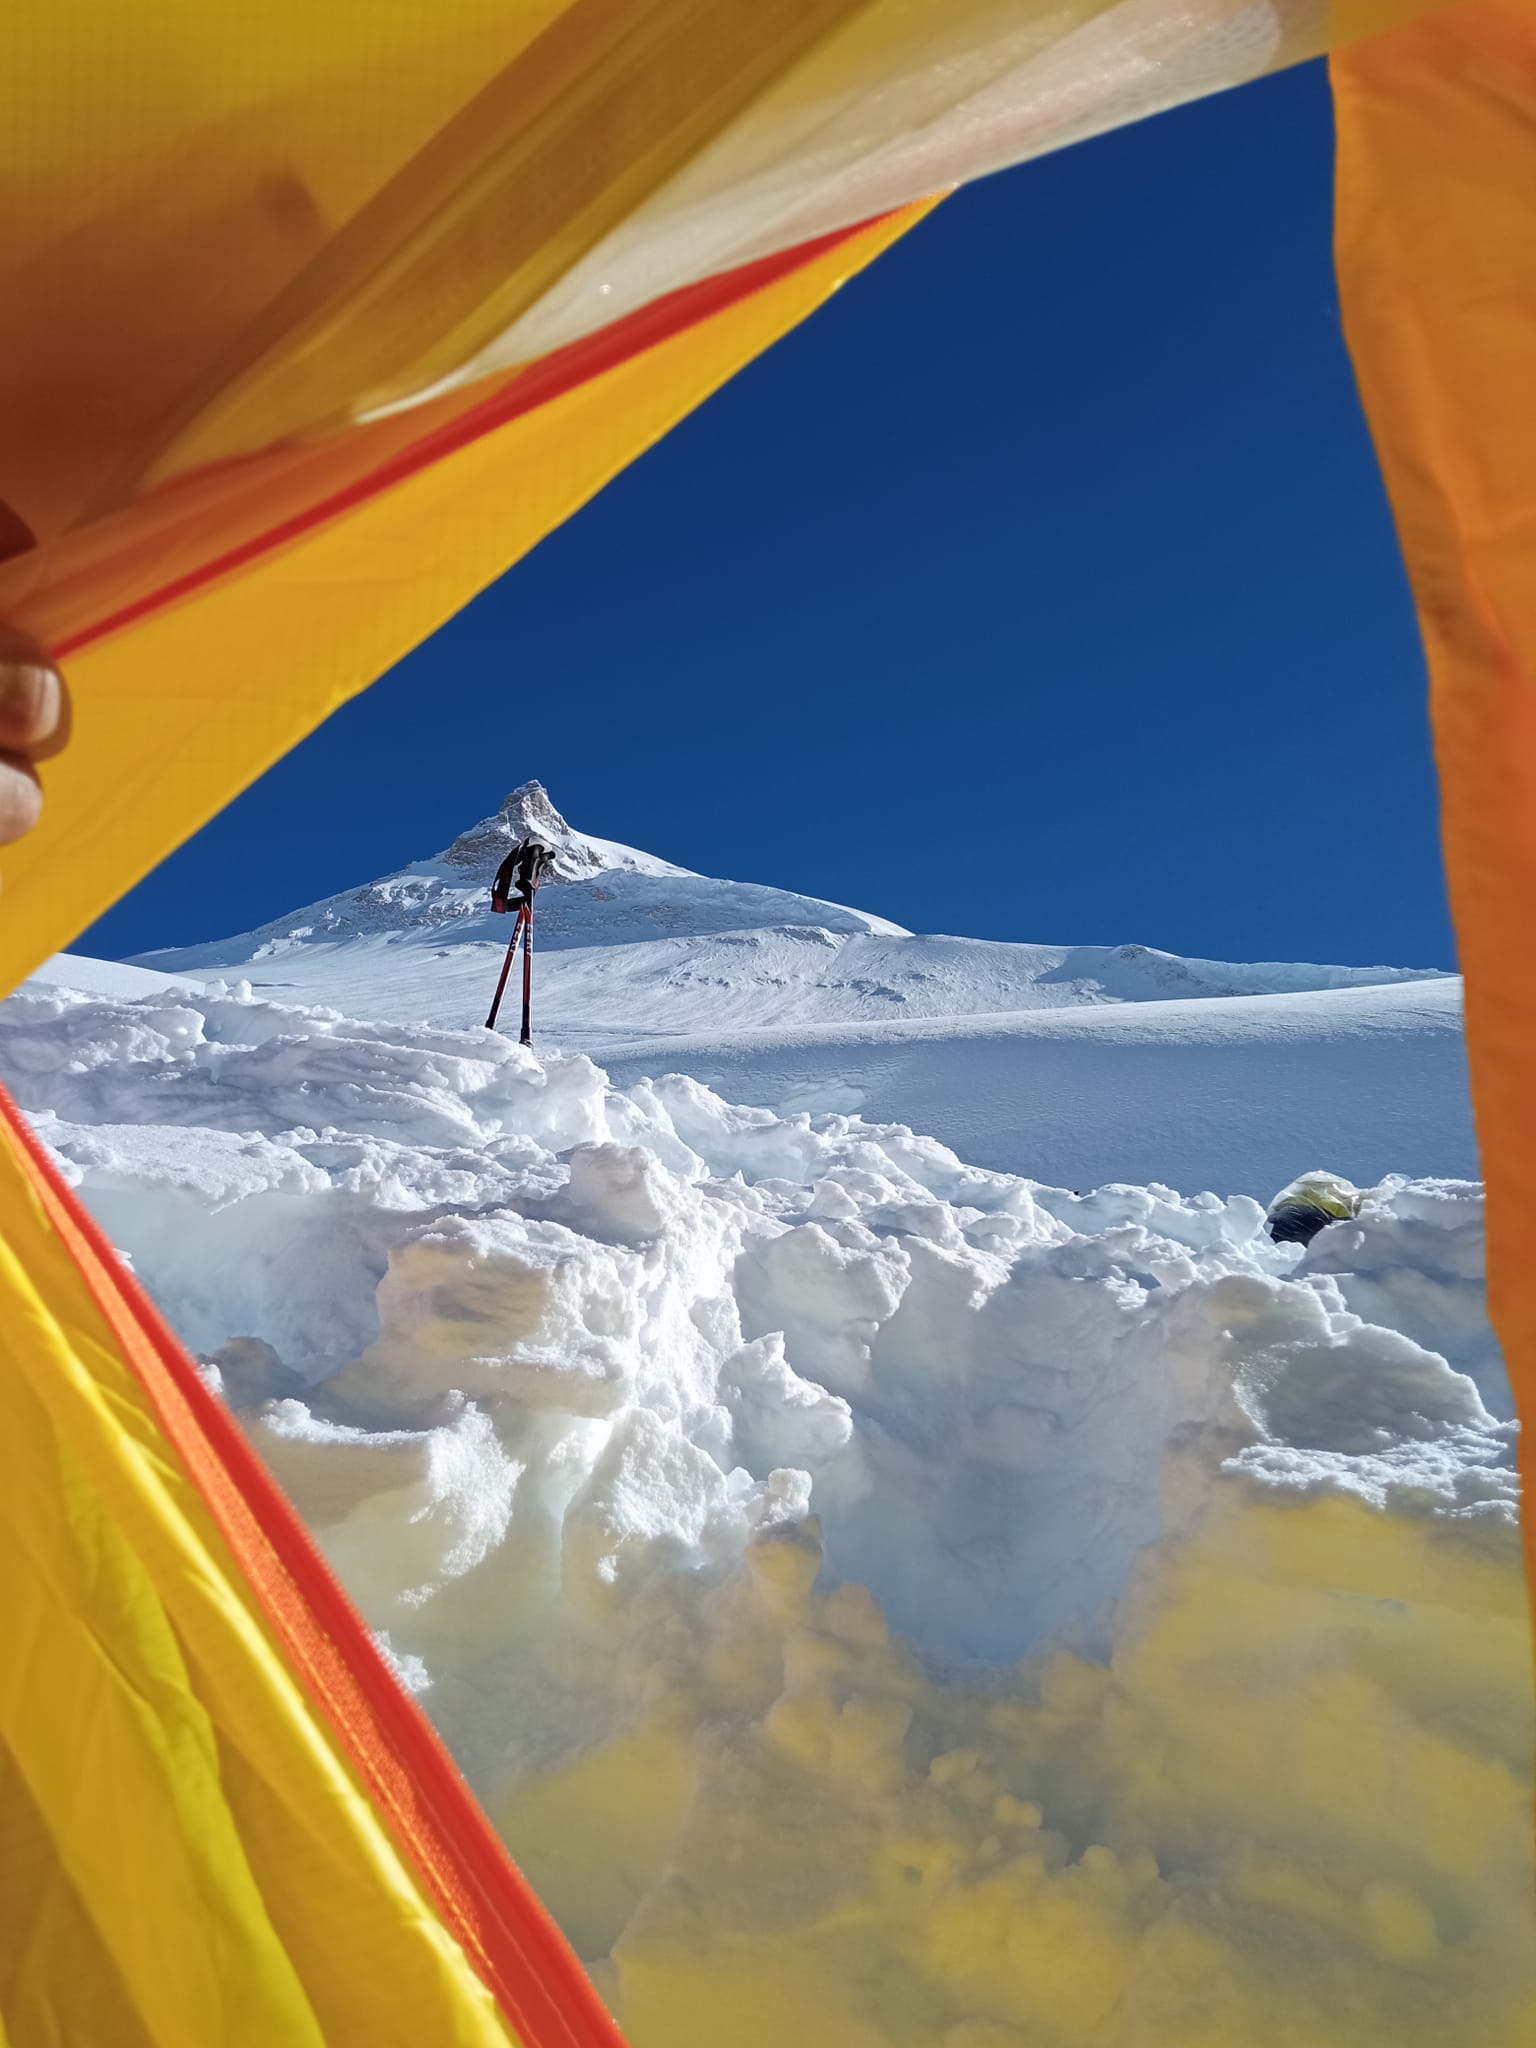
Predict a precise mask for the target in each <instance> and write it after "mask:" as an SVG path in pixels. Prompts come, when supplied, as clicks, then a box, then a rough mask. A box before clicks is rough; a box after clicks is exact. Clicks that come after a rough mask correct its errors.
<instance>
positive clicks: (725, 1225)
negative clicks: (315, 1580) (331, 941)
mask: <svg viewBox="0 0 1536 2048" xmlns="http://www.w3.org/2000/svg"><path fill="white" fill-rule="evenodd" d="M0 1067H3V1070H4V1073H5V1075H6V1077H7V1079H8V1081H9V1082H10V1084H11V1086H12V1087H13V1088H14V1089H15V1090H16V1092H17V1093H18V1095H19V1096H20V1097H21V1099H22V1101H23V1104H24V1106H27V1107H28V1108H30V1109H31V1110H32V1111H33V1113H34V1115H35V1116H36V1118H37V1121H38V1124H39V1128H40V1129H41V1131H42V1133H43V1135H44V1137H45V1138H46V1140H47V1142H48V1143H49V1144H50V1145H51V1146H52V1148H53V1149H54V1151H55V1153H56V1154H57V1156H58V1157H59V1158H60V1160H61V1161H62V1162H63V1165H64V1168H65V1171H66V1172H67V1174H68V1175H69V1176H70V1178H71V1179H72V1180H73V1181H74V1182H75V1183H76V1184H77V1185H78V1186H79V1188H80V1190H81V1192H82V1194H83V1195H84V1197H85V1199H86V1200H87V1201H88V1202H89V1204H90V1205H91V1207H92V1208H93V1210H94V1211H95V1213H96V1214H97V1215H98V1216H99V1217H100V1218H101V1219H102V1221H103V1222H104V1224H105V1226H106V1227H107V1229H108V1230H109V1231H110V1232H111V1234H112V1235H113V1236H114V1238H115V1239H116V1241H117V1242H118V1243H119V1244H121V1245H122V1246H124V1247H125V1249H126V1250H127V1251H128V1253H129V1254H130V1255H131V1257H132V1259H133V1261H134V1263H135V1265H136V1267H137V1269H138V1271H139V1273H140V1275H141V1277H142V1278H143V1279H144V1280H145V1281H146V1282H147V1283H148V1285H149V1286H150V1287H151V1289H152V1290H153V1292H154V1293H155V1294H156V1296H157V1298H158V1299H159V1300H160V1301H161V1303H162V1304H163V1305H164V1306H165V1307H166V1309H167V1310H168V1312H169V1313H170V1315H171V1317H172V1319H173V1320H174V1321H175V1323H176V1324H177V1326H178V1327H179V1329H180V1330H181V1332H182V1334H183V1335H184V1336H185V1338H186V1339H187V1341H188V1342H189V1343H190V1344H191V1345H192V1346H193V1347H194V1348H195V1349H196V1350H197V1351H198V1352H199V1353H201V1355H202V1356H203V1357H204V1358H205V1359H206V1360H207V1361H208V1370H209V1372H210V1374H212V1375H214V1376H215V1377H216V1378H217V1380H218V1382H219V1383H220V1384H221V1385H222V1386H223V1388H224V1390H225V1392H226V1393H227V1394H228V1396H229V1398H230V1399H231V1400H232V1401H233V1402H234V1403H235V1404H236V1406H237V1408H238V1409H239V1410H240V1411H241V1413H242V1414H243V1415H244V1416H245V1418H246V1421H247V1425H248V1427H249V1428H250V1430H251V1432H252V1434H253V1436H254V1438H255V1441H256V1442H257V1443H258V1444H259V1446H260V1447H261V1448H262V1450H263V1452H264V1454H265V1455H266V1456H267V1457H268V1459H269V1460H270V1462H271V1463H272V1465H273V1467H274V1469H275V1470H276V1471H277V1472H278V1474H279V1476H280V1477H281V1479H282V1480H283V1482H284V1484H285V1485H286V1486H287V1487H288V1488H289V1490H290V1491H291V1493H292V1496H293V1498H294V1499H295V1501H296V1502H297V1504H298V1505H299V1507H300V1509H301V1511H302V1512H303V1513H304V1514H305V1515H306V1517H307V1518H308V1520H309V1521H310V1524H311V1526H312V1527H313V1528H314V1529H315V1530H316V1532H317V1535H318V1536H319V1539H320V1541H321V1542H322V1544H323V1545H324V1547H325V1548H326V1550H327V1552H328V1553H329V1555H330V1556H331V1558H332V1559H333V1561H334V1562H335V1564H336V1565H337V1567H338V1569H339V1570H340V1571H341V1572H342V1574H343V1576H344V1577H345V1579H346V1581H347V1583H348V1585H349V1586H350V1587H351V1589H352V1591H353V1593H354V1595H355V1596H356V1597H357V1599H358V1600H359V1601H360V1603H361V1605H362V1607H363V1610H364V1612H365V1614H366V1615H367V1616H368V1618H369V1619H370V1621H371V1623H372V1624H373V1626H374V1627H375V1628H376V1629H377V1630H378V1631H379V1633H380V1635H381V1638H382V1640H383V1641H384V1642H385V1643H386V1645H387V1647H388V1650H389V1653H390V1654H391V1655H392V1657H393V1658H394V1659H395V1661H396V1663H397V1666H398V1668H399V1669H400V1671H401V1673H402V1675H403V1677H404V1678H405V1680H406V1682H407V1683H408V1684H410V1685H411V1686H413V1687H414V1688H415V1689H416V1690H418V1692H419V1693H420V1695H421V1698H422V1701H423V1704H424V1705H425V1706H426V1708H427V1710H428V1711H429V1712H430V1713H431V1714H432V1715H433V1716H434V1718H435V1719H436V1721H437V1723H438V1725H439V1726H440V1728H441V1729H442V1730H443V1732H444V1734H445V1736H446V1737H447V1739H448V1740H449V1742H450V1744H451V1745H452V1747H453V1749H454V1751H455V1753H456V1754H457V1756H458V1757H459V1759H460V1761H461V1763H462V1764H463V1766H464V1768H465V1769H466V1771H467V1772H468V1773H469V1775H470V1777H471V1780H472V1782H473V1783H474V1785H475V1786H476V1788H477V1790H478V1791H479V1793H480V1795H481V1797H482V1798H483V1799H484V1800H485V1802H486V1804H487V1806H488V1808H489V1810H490V1812H491V1813H492V1815H493V1817H494V1818H495V1819H496V1821H497V1824H498V1825H499V1826H500V1827H501V1828H502V1830H503V1832H504V1833H505V1835H506V1838H507V1840H508V1841H509V1843H510V1844H511V1846H512V1848H513V1850H514V1852H515V1853H516V1855H517V1856H518V1857H519V1859H520V1861H521V1862H522V1863H523V1865H524V1867H525V1868H526V1869H527V1871H528V1873H529V1875H530V1876H531V1877H532V1879H533V1881H534V1882H535V1884H536V1885H537V1886H538V1887H539V1889H540V1890H541V1892H542V1893H543V1895H544V1896H545V1897H546V1899H547V1900H548V1902H549V1903H550V1904H551V1906H552V1907H553V1908H554V1910H555V1911H556V1912H557V1914H558V1915H559V1917H560V1918H561V1920H562V1922H563V1923H564V1925H565V1926H566V1928H567V1930H568V1931H569V1933H570V1934H571V1937H572V1939H573V1940H574V1942H575V1943H576V1945H577V1947H578V1949H579V1951H580V1952H581V1954H582V1955H583V1957H584V1958H585V1959H586V1960H587V1961H588V1963H589V1965H590V1966H591V1967H592V1968H593V1969H594V1971H595V1972H596V1973H597V1974H598V1977H599V1981H600V1982H601V1983H602V1984H603V1986H604V1989H605V1991H606V1992H607V1993H608V1995H609V1996H610V1997H611V1998H612V2000H613V2002H614V2004H615V2006H616V2008H617V2010H618V2011H619V2013H620V2015H621V2018H622V2020H623V2023H624V2025H625V2027H626V2028H627V2030H628V2032H629V2036H630V2039H631V2040H632V2042H633V2043H634V2048H663V2044H665V2048H692V2044H698V2048H704V2044H705V2043H710V2044H713V2043H715V2042H718V2041H719V2040H721V2039H729V2040H730V2041H731V2042H732V2043H733V2048H735V2044H740V2048H769V2044H770V2043H772V2044H774V2048H778V2044H780V2043H782V2041H783V2040H784V2039H785V2038H786V2037H787V2036H793V2037H794V2038H795V2039H797V2040H799V2041H801V2042H803V2043H805V2044H807V2048H823V2044H825V2048H833V2044H836V2048H877V2044H878V2048H1079V2044H1083V2048H1088V2044H1094V2048H1163V2044H1167V2048H1174V2044H1178V2048H1230V2044H1232V2043H1235V2042H1242V2043H1244V2044H1245V2048H1246V2044H1253V2048H1294V2044H1296V2043H1298V2042H1306V2043H1308V2044H1309V2048H1313V2044H1316V2048H1373V2044H1376V2043H1380V2044H1383V2048H1385V2044H1387V2043H1391V2044H1394V2048H1404V2044H1406V2048H1415V2044H1423V2048H1429V2044H1430V2043H1435V2044H1440V2043H1443V2042H1444V2041H1446V2040H1449V2039H1461V2040H1467V2041H1476V2042H1478V2043H1479V2044H1480V2048H1484V2044H1486V2048H1503V2044H1508V2048H1514V2044H1516V2043H1517V2042H1520V2043H1523V2042H1524V2041H1525V2040H1526V2039H1527V2038H1528V2022H1529V2016H1530V2010H1531V2004H1530V2001H1531V2000H1532V1998H1533V1997H1536V1955H1533V1949H1536V1943H1533V1939H1532V1932H1531V1925H1530V1915H1529V1902H1530V1891H1531V1883H1532V1870H1531V1839H1530V1798H1531V1787H1530V1782H1529V1774H1528V1759H1529V1731H1530V1721H1531V1713H1532V1701H1531V1696H1530V1679H1529V1671H1530V1666H1529V1653H1530V1642H1529V1633H1528V1627H1527V1622H1526V1609H1525V1602H1524V1587H1523V1582H1522V1578H1521V1571H1520V1560H1519V1549H1518V1533H1517V1528H1516V1507H1515V1479H1514V1471H1513V1458H1512V1438H1513V1430H1512V1425H1511V1423H1510V1420H1509V1414H1510V1410H1509V1402H1508V1394H1507V1389H1506V1387H1505V1385H1504V1382H1503V1377H1502V1373H1501V1369H1500V1365H1499V1360H1498V1354H1497V1349H1496V1346H1495V1345H1494V1344H1493V1342H1492V1339H1491V1336H1490V1333H1489V1331H1488V1328H1487V1324H1486V1321H1485V1319H1484V1316H1483V1308H1482V1267H1481V1244H1482V1240H1481V1215H1480V1199H1479V1191H1478V1190H1477V1188H1476V1187H1475V1186H1473V1185H1470V1184H1468V1183H1464V1182H1458V1181H1451V1180H1437V1181H1436V1180H1416V1181H1413V1180H1405V1179H1403V1178H1401V1177H1398V1176H1391V1177H1388V1178H1387V1179H1385V1180H1384V1181H1383V1182H1382V1184H1381V1186H1380V1187H1379V1188H1378V1189H1377V1190H1376V1192H1375V1193H1374V1195H1373V1196H1372V1198H1371V1199H1370V1200H1369V1201H1368V1202H1367V1204H1366V1206H1365V1209H1364V1212H1363V1213H1362V1215H1361V1217H1360V1219H1359V1220H1358V1222H1354V1223H1350V1224H1347V1225H1339V1226H1336V1227H1335V1228H1334V1229H1332V1230H1330V1231H1328V1232H1325V1233H1324V1235H1323V1236H1322V1237H1320V1238H1319V1239H1318V1240H1317V1241H1316V1243H1315V1244H1314V1245H1313V1246H1312V1247H1311V1248H1310V1251H1309V1252H1308V1253H1307V1254H1306V1255H1302V1254H1300V1253H1299V1252H1298V1251H1297V1250H1296V1248H1294V1247H1287V1248H1277V1247H1274V1246H1272V1245H1270V1244H1269V1243H1268V1241H1267V1240H1266V1238H1265V1237H1264V1236H1263V1234H1262V1229H1261V1223H1262V1209H1261V1206H1260V1202H1259V1201H1258V1200H1256V1199H1254V1197H1255V1196H1259V1197H1262V1196H1267V1195H1268V1194H1269V1193H1270V1192H1272V1189H1271V1188H1269V1187H1255V1188H1252V1189H1250V1190H1248V1191H1246V1192H1238V1193H1233V1192H1228V1193H1226V1194H1224V1195H1222V1196H1218V1195H1215V1194H1183V1195H1180V1194H1176V1193H1174V1192H1173V1191H1172V1190H1171V1189H1169V1188H1167V1187H1163V1186H1157V1185H1152V1186H1142V1187H1136V1186H1129V1185H1121V1186H1108V1187H1103V1188H1100V1189H1098V1190H1097V1191H1095V1192H1092V1193H1084V1194H1081V1195H1078V1194H1073V1193H1070V1192H1067V1191H1065V1190H1062V1189H1059V1188H1051V1187H1047V1186H1043V1185H1040V1184H1038V1183H1035V1182H1032V1181H1029V1180H1025V1179H1022V1178H1019V1177H1016V1176H1012V1175H1009V1174H1005V1173H1000V1172H993V1171H986V1170H983V1169H981V1168H978V1167H975V1166H971V1165H967V1164H965V1163H963V1162H962V1161H961V1160H960V1159H959V1158H957V1157H956V1156H955V1154H954V1153H953V1152H951V1151H949V1150H947V1149H946V1148H945V1147H944V1146H942V1145H941V1144H939V1143H937V1142H936V1141H935V1140H933V1139H930V1138H924V1137H920V1136H916V1135H914V1134H913V1132H912V1131H911V1130H909V1129H907V1128H905V1127H903V1126H901V1125H898V1124H895V1123H876V1122H871V1121H866V1120H864V1119H863V1118H861V1117H859V1116H856V1115H849V1114H841V1113H835V1112H832V1113H823V1114H817V1115H811V1114H808V1113H800V1114H794V1115H788V1116H780V1115H776V1114H774V1113H772V1112H769V1111H766V1110H751V1109H741V1108H735V1107H732V1106H731V1105H730V1104H729V1103H727V1102H726V1101H724V1100H722V1099H721V1098H720V1097H719V1096H718V1095H716V1094H714V1093H713V1092H712V1091H711V1090H710V1089H708V1088H707V1087H705V1086H704V1085H702V1084H701V1083H700V1082H699V1081H697V1080H696V1079H693V1078H685V1077H679V1076H674V1077H672V1078H670V1079H663V1080H650V1081H645V1080H636V1081H635V1082H633V1084H632V1085H630V1086H627V1087H623V1088H619V1087H615V1086H613V1085H612V1084H611V1083H610V1082H609V1081H608V1080H607V1079H606V1077H605V1076H604V1074H603V1073H602V1072H601V1071H600V1070H599V1069H598V1068H597V1067H596V1066H594V1065H593V1064H592V1062H591V1061H590V1060H588V1059H587V1058H585V1057H583V1056H579V1055H578V1056H574V1057H559V1056H556V1057H550V1058H545V1059H543V1060H539V1059H535V1058H534V1057H533V1056H532V1055H530V1054H528V1053H525V1052H523V1051H522V1050H520V1049H519V1048H518V1047H516V1046H514V1045H511V1044H509V1043H507V1042H505V1041H503V1040H500V1039H497V1038H494V1037H492V1036H491V1035H489V1034H487V1033H484V1032H481V1031H467V1032H453V1031H446V1030H433V1029H429V1028H425V1027H419V1026H418V1027H405V1026H400V1025H389V1024H363V1023H357V1022H353V1021H349V1020H348V1019H346V1018H344V1017H343V1016H341V1015H340V1014H339V1013H337V1012H335V1011H327V1010H316V1009H309V1010H304V1009H293V1008H284V1007H281V1006H279V1005H277V1004H275V1003H272V1002H268V1001H261V1000H256V999H253V998H252V997H251V996H250V994H249V992H248V991H247V990H245V989H243V988H239V987H237V988H236V989H234V990H229V989H226V988H219V987H215V988H212V989H210V990H208V991H206V992H204V993H197V992H193V991H187V992H181V991H163V990H162V991H156V992H153V993H150V994H147V995H145V996H143V997H141V998H139V999H138V1000H127V999H120V998H116V997H113V996H111V995H107V996H96V997H92V996H84V995H74V994H71V993H70V992H69V991H67V990H63V989H58V988H54V989H43V988H37V989H34V990H32V991H30V992H28V993H27V994H25V995H23V996H21V997H19V998H16V999H13V1000H12V1001H11V1002H10V1003H8V1004H6V1005H5V1006H4V1008H3V1010H0ZM1311 1163H1321V1162H1311Z"/></svg>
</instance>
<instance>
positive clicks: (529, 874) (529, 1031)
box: [485, 839, 554, 1045]
mask: <svg viewBox="0 0 1536 2048" xmlns="http://www.w3.org/2000/svg"><path fill="white" fill-rule="evenodd" d="M553 859H554V855H553V854H552V853H551V851H550V849H549V848H548V847H547V846H542V845H540V843H539V841H538V840H537V839H524V840H522V841H520V842H519V843H518V844H517V845H516V846H514V847H513V849H512V851H511V852H510V853H509V854H508V855H507V857H506V859H505V860H504V861H503V862H502V864H501V866H500V867H499V868H498V869H497V870H496V879H495V881H494V882H492V884H491V908H492V910H494V911H499V912H504V911H508V910H511V909H513V908H514V906H515V908H516V911H517V918H516V921H515V923H514V924H513V926H512V940H511V944H510V945H509V946H508V947H507V957H506V959H505V960H503V961H502V963H501V978H500V979H499V980H498V982H497V983H496V994H495V995H494V997H493V998H492V1000H491V1014H490V1015H489V1016H488V1017H487V1018H486V1020H485V1025H486V1029H487V1030H488V1031H494V1030H495V1028H496V1017H497V1013H498V1012H499V1010H500V1009H501V998H502V994H503V992H504V991H505V989H506V986H507V976H508V975H509V974H510V973H511V971H512V961H513V958H514V956H515V954H516V952H517V942H518V940H519V939H521V940H522V942H523V1029H522V1036H521V1043H522V1044H524V1045H532V1043H533V899H534V895H535V893H536V892H537V890H538V886H539V884H540V882H542V881H543V879H544V871H545V869H546V868H547V867H548V866H549V864H550V862H551V861H552V860H553Z"/></svg>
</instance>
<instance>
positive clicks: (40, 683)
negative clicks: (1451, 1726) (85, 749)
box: [0, 626, 70, 846]
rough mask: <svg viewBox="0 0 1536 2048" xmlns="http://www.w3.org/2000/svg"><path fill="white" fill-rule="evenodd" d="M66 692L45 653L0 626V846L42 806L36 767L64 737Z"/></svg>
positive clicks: (22, 832)
mask: <svg viewBox="0 0 1536 2048" xmlns="http://www.w3.org/2000/svg"><path fill="white" fill-rule="evenodd" d="M69 723H70V714H69V692H68V690H67V689H66V688H65V687H64V678H63V677H62V676H61V675H60V674H59V672H58V670H57V669H56V668H55V667H54V665H53V662H52V660H51V658H50V657H49V655H48V653H47V652H46V650H45V649H43V648H42V647H40V646H39V645H38V644H37V642H36V641H35V640H32V639H30V638H29V637H28V636H27V635H26V634H25V633H18V632H16V631H15V630H14V629H13V628H11V627H9V626H0V845H5V846H8V845H9V844H10V843H11V841H12V840H13V839H20V838H22V837H23V836H24V835H25V834H26V833H28V832H30V831H31V830H32V827H33V826H34V825H35V824H36V823H37V821H38V818H39V816H40V815H41V812H42V808H43V790H42V784H41V783H40V782H39V781H38V776H37V763H38V762H39V761H46V760H47V759H48V758H49V757H50V755H53V754H56V753H58V751H59V749H60V748H61V747H62V746H63V745H64V744H65V742H66V741H67V740H68V738H69Z"/></svg>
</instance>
